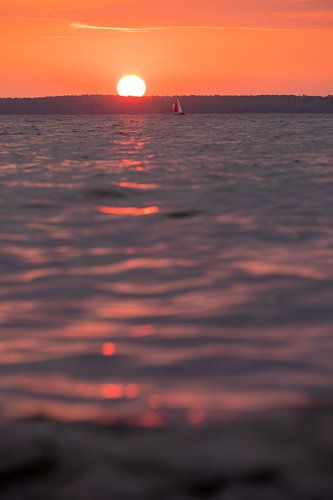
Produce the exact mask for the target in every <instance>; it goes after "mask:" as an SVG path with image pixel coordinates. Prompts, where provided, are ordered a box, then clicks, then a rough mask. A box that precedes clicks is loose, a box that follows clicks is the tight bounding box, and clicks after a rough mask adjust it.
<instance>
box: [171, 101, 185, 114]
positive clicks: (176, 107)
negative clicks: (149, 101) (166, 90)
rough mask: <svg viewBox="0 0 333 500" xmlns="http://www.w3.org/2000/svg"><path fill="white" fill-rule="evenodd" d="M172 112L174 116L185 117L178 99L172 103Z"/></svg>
mask: <svg viewBox="0 0 333 500" xmlns="http://www.w3.org/2000/svg"><path fill="white" fill-rule="evenodd" d="M173 112H174V114H175V115H185V113H184V111H183V108H182V105H181V104H180V100H179V97H177V99H176V101H175V102H174V105H173Z"/></svg>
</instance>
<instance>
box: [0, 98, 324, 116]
mask: <svg viewBox="0 0 333 500" xmlns="http://www.w3.org/2000/svg"><path fill="white" fill-rule="evenodd" d="M180 98H181V101H182V104H183V107H184V110H185V112H186V113H187V114H195V113H302V114H304V113H326V114H327V113H328V114H331V113H333V95H329V96H326V97H322V96H295V95H253V96H221V95H216V96H180ZM173 101H174V97H171V96H148V97H140V98H134V97H130V98H124V97H119V96H114V95H110V96H108V95H82V96H55V97H35V98H30V97H27V98H11V97H8V98H0V115H41V114H46V115H49V114H50V115H66V114H67V115H79V114H93V115H108V114H171V113H172V103H173Z"/></svg>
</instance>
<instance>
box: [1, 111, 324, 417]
mask: <svg viewBox="0 0 333 500" xmlns="http://www.w3.org/2000/svg"><path fill="white" fill-rule="evenodd" d="M332 137H333V117H332V116H329V115H256V114H253V115H245V114H243V115H242V114H240V115H188V116H185V117H174V116H169V115H156V116H149V115H140V116H125V115H115V116H75V117H73V116H1V117H0V223H1V226H0V228H1V232H0V240H1V241H0V294H1V301H0V361H1V364H0V375H1V377H0V395H1V400H0V401H1V402H0V416H1V417H2V418H13V417H22V416H35V415H44V416H48V417H52V418H56V419H61V420H64V419H65V420H74V421H78V420H90V421H91V420H92V421H106V422H111V423H112V422H119V421H121V422H129V423H134V424H137V423H138V424H140V425H141V424H142V425H145V426H155V425H163V424H166V423H172V422H186V423H190V424H193V425H196V424H199V423H201V422H204V421H212V420H220V419H224V418H230V417H232V416H233V415H238V414H243V413H246V412H253V411H263V410H271V409H275V408H286V407H287V408H291V407H295V406H296V407H298V406H304V405H309V404H315V403H318V402H323V401H324V402H325V401H327V400H329V399H331V398H332V379H333V377H332V375H333V374H332V372H333V368H332V355H333V336H332V331H333V307H332V304H333V225H332V220H333V141H332Z"/></svg>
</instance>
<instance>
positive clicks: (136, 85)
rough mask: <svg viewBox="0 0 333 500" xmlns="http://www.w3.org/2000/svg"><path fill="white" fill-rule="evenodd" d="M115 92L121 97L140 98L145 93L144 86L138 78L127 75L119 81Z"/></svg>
mask: <svg viewBox="0 0 333 500" xmlns="http://www.w3.org/2000/svg"><path fill="white" fill-rule="evenodd" d="M117 91H118V94H119V95H120V96H123V97H129V96H131V97H142V96H144V95H145V93H146V84H145V82H144V81H143V80H142V78H140V77H139V76H135V75H128V76H124V77H123V78H121V80H119V82H118V85H117Z"/></svg>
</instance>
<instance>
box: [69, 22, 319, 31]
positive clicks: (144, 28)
mask: <svg viewBox="0 0 333 500" xmlns="http://www.w3.org/2000/svg"><path fill="white" fill-rule="evenodd" d="M70 26H71V28H73V29H77V30H94V31H115V32H120V33H150V32H154V31H155V32H156V31H170V30H211V31H227V30H246V31H290V30H291V29H293V28H270V27H251V26H205V25H170V26H100V25H94V24H84V23H77V22H75V23H71V24H70ZM298 29H302V28H298ZM304 29H308V28H304ZM314 29H316V28H314Z"/></svg>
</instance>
